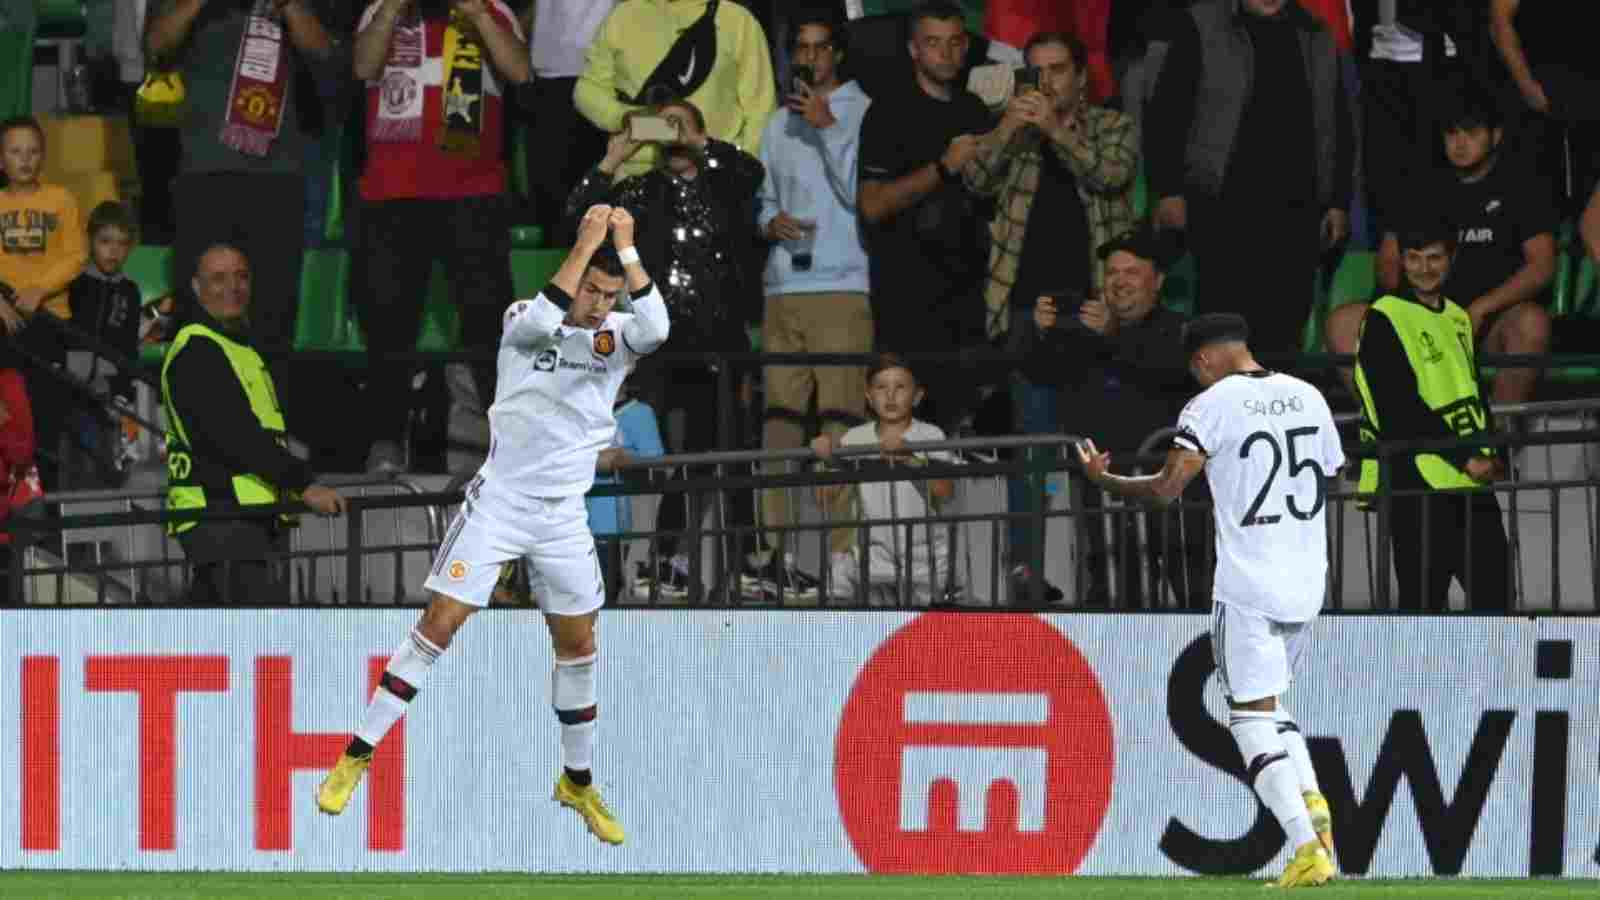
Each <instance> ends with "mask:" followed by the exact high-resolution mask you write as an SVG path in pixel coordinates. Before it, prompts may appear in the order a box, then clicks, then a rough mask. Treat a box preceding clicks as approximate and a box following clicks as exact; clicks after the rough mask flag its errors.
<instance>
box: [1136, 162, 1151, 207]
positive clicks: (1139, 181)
mask: <svg viewBox="0 0 1600 900" xmlns="http://www.w3.org/2000/svg"><path fill="white" fill-rule="evenodd" d="M1148 215H1150V179H1149V178H1148V177H1146V176H1145V173H1144V166H1143V165H1142V164H1141V165H1140V166H1139V175H1138V177H1136V178H1134V180H1133V216H1134V218H1135V219H1143V218H1144V217H1145V216H1148Z"/></svg>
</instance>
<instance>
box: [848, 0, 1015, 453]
mask: <svg viewBox="0 0 1600 900" xmlns="http://www.w3.org/2000/svg"><path fill="white" fill-rule="evenodd" d="M909 28H910V32H909V34H908V37H909V40H908V41H907V47H908V50H909V52H910V54H911V61H912V64H913V69H914V74H915V80H914V81H913V82H912V83H911V84H909V85H908V86H907V87H906V88H905V89H903V90H901V91H898V92H894V93H893V94H889V93H887V92H885V95H884V96H880V97H877V98H875V102H874V103H873V104H872V106H871V108H870V109H868V110H867V116H866V119H865V120H864V121H863V122H862V125H861V164H860V166H861V172H860V177H861V187H860V191H861V193H860V206H861V218H862V219H863V220H864V221H865V222H866V224H867V225H868V229H867V239H868V243H869V247H870V249H871V251H872V254H871V258H872V273H871V275H872V277H871V281H872V300H873V310H872V315H873V324H874V327H875V330H876V332H877V346H878V349H880V350H889V351H908V350H916V351H941V350H943V351H956V350H960V349H962V348H964V347H968V346H972V345H974V344H977V343H979V342H981V341H982V335H983V324H982V317H981V314H980V313H979V312H978V304H977V299H976V298H977V293H978V290H979V286H980V285H981V284H982V281H983V274H984V268H983V267H984V261H983V247H984V244H985V241H986V236H985V232H986V231H987V228H986V222H987V216H986V215H985V214H984V212H983V210H982V209H981V207H980V204H979V202H978V198H976V197H974V196H973V195H972V193H971V192H969V191H968V190H967V189H966V187H965V185H963V184H962V175H961V173H962V171H963V170H964V169H965V168H966V166H967V164H968V163H970V162H972V160H973V159H975V158H976V157H977V155H978V153H979V152H980V150H981V145H980V143H979V138H980V136H982V135H983V134H984V133H986V132H988V131H989V129H990V128H992V127H993V126H994V119H993V117H991V116H990V115H989V110H988V109H987V108H986V107H985V106H984V105H983V101H982V100H980V99H978V97H977V96H976V95H974V94H973V93H972V92H971V91H968V90H967V89H966V88H965V86H963V85H962V84H961V83H960V80H959V79H960V75H961V71H962V64H963V62H964V61H965V59H966V56H967V47H968V44H969V39H968V37H967V32H966V19H965V13H964V12H963V10H962V9H961V6H960V5H959V4H956V3H952V2H949V0H928V2H925V3H922V4H921V5H919V6H918V7H917V8H916V10H915V11H913V12H912V13H911V15H910V17H909ZM924 380H925V382H926V383H927V387H928V395H929V396H930V397H931V398H933V399H932V400H930V401H929V402H930V404H931V405H934V406H935V407H936V408H935V409H932V410H929V409H926V408H925V409H924V411H923V412H924V415H925V416H927V418H928V419H929V420H930V421H934V422H937V423H939V424H940V425H942V426H943V427H945V428H946V430H951V431H956V430H959V429H962V428H964V427H965V423H964V422H963V419H965V418H966V414H967V413H968V411H969V410H970V408H971V406H972V405H973V403H972V401H973V398H974V391H973V389H972V385H973V379H972V377H971V376H970V374H968V373H962V372H961V371H960V370H959V368H957V367H956V366H953V365H944V366H928V367H927V368H926V369H925V370H924Z"/></svg>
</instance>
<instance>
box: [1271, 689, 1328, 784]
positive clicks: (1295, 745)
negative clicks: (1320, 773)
mask: <svg viewBox="0 0 1600 900" xmlns="http://www.w3.org/2000/svg"><path fill="white" fill-rule="evenodd" d="M1277 719H1278V737H1279V738H1281V739H1282V740H1283V749H1285V750H1287V751H1289V761H1290V762H1292V763H1294V771H1295V774H1296V775H1298V776H1299V777H1300V790H1301V791H1302V792H1304V791H1316V792H1317V793H1319V794H1320V793H1322V788H1321V787H1319V786H1318V784H1317V770H1316V769H1314V768H1312V766H1311V751H1310V750H1309V749H1307V748H1306V738H1305V735H1303V734H1301V733H1300V725H1299V724H1298V723H1297V722H1295V720H1294V716H1293V715H1291V714H1290V713H1289V711H1288V710H1287V709H1284V708H1283V701H1282V700H1279V701H1278V711H1277Z"/></svg>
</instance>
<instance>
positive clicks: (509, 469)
mask: <svg viewBox="0 0 1600 900" xmlns="http://www.w3.org/2000/svg"><path fill="white" fill-rule="evenodd" d="M608 230H609V231H610V233H611V241H612V244H613V245H614V247H615V250H612V249H611V248H608V247H605V246H604V244H605V240H606V233H607V231H608ZM633 231H634V221H633V217H632V216H631V215H629V214H628V212H627V211H626V210H624V209H623V208H621V207H617V208H615V209H613V208H611V207H609V206H603V205H597V206H592V207H590V208H589V210H588V211H587V212H586V213H584V216H583V220H582V222H581V223H580V224H579V227H578V239H577V242H576V244H575V246H574V247H573V249H572V252H571V253H570V254H569V255H568V256H567V259H566V261H565V262H564V263H562V265H561V268H560V269H559V270H558V271H557V272H556V275H555V278H554V279H553V280H552V281H551V282H550V284H549V285H548V286H546V287H545V289H544V291H543V293H541V294H540V295H539V296H538V297H535V298H534V299H533V300H525V301H518V302H517V303H514V304H512V305H511V308H510V309H508V310H506V314H505V320H504V328H503V331H502V333H501V337H500V356H499V361H498V366H499V378H498V385H499V386H498V388H497V390H496V391H495V401H494V405H493V406H492V407H490V409H489V421H490V427H491V429H492V434H493V437H492V442H491V443H490V449H489V458H488V460H487V461H486V462H485V463H484V464H483V468H482V469H480V470H479V471H478V474H477V477H475V478H474V479H473V480H472V481H471V482H470V483H469V484H468V485H467V488H466V499H465V500H464V502H463V503H462V505H461V511H460V512H459V513H457V514H456V517H455V521H454V522H452V523H451V525H450V530H449V532H448V533H447V534H446V536H445V539H444V543H443V545H442V546H440V548H439V554H438V556H437V557H436V558H435V559H434V564H433V570H432V573H431V574H430V575H429V576H428V579H427V581H426V582H425V583H424V584H423V587H424V588H425V589H426V590H427V591H428V592H429V602H428V608H427V610H426V611H425V612H423V614H422V618H421V620H420V621H418V622H417V625H416V627H415V628H413V629H412V630H411V633H410V634H408V635H406V637H405V638H404V639H403V640H401V641H400V646H399V648H398V649H396V650H395V652H394V655H393V656H392V657H390V659H389V665H388V667H387V668H386V669H385V671H384V674H383V679H382V681H381V682H380V683H379V685H378V689H377V690H376V691H375V692H374V693H373V696H372V702H371V703H370V704H369V705H368V707H367V711H366V715H365V716H364V717H363V719H362V721H361V725H360V727H359V728H357V729H356V732H355V735H354V736H353V737H352V738H351V739H350V744H349V746H348V747H347V748H346V749H345V752H344V754H343V755H341V756H340V757H339V762H338V764H337V765H336V766H335V767H334V769H333V771H332V772H330V773H328V777H327V778H326V779H324V780H323V782H322V787H321V788H320V789H319V790H318V792H317V806H318V808H320V809H321V810H322V811H323V812H325V813H328V814H330V815H338V814H339V813H340V812H342V811H343V810H344V808H345V805H346V804H348V803H349V802H350V795H351V794H352V793H354V791H355V788H356V785H357V784H359V783H360V781H361V776H362V775H363V774H364V773H365V772H366V770H367V766H368V765H370V764H371V762H372V751H373V748H374V747H376V746H377V744H378V742H379V741H381V740H383V736H384V735H385V734H386V733H388V731H389V729H390V728H391V727H393V726H394V723H395V722H398V721H399V720H400V717H401V716H403V715H405V713H406V710H407V709H408V708H409V707H410V704H411V701H412V699H413V698H414V697H416V695H417V692H418V691H420V690H422V688H423V687H424V686H425V685H426V684H427V682H428V673H429V672H430V670H431V669H432V668H433V665H434V663H435V662H437V661H438V659H439V657H440V656H441V655H443V653H444V652H445V650H446V649H448V648H449V646H450V642H451V639H452V638H453V637H454V636H455V633H456V632H457V631H458V630H459V629H460V628H461V626H462V625H463V624H465V623H466V621H467V619H468V618H469V617H471V615H472V614H473V613H475V612H477V611H478V610H479V609H482V608H483V607H485V606H487V605H488V604H489V599H490V596H491V594H492V593H493V591H494V589H495V583H496V581H497V580H498V578H499V575H500V568H501V565H502V564H503V563H506V562H508V561H511V560H515V559H518V558H525V559H526V560H527V562H528V568H529V572H530V576H531V585H530V587H531V588H532V592H533V594H534V595H535V596H536V597H537V598H538V601H539V604H540V606H541V608H542V609H543V610H544V614H545V622H546V624H547V625H548V626H549V628H550V638H551V641H552V642H553V644H554V645H555V674H554V676H553V677H552V679H551V695H552V701H553V704H554V706H555V712H556V718H557V719H558V720H560V722H561V753H562V764H563V766H564V769H563V771H562V772H561V774H560V775H559V776H558V777H557V779H556V787H555V799H556V800H557V801H559V802H560V803H561V804H562V805H564V806H568V807H571V808H572V809H574V810H576V811H577V812H578V814H579V815H581V816H582V817H583V820H584V822H585V823H586V824H587V825H588V827H589V831H590V832H592V833H593V834H594V836H595V837H597V838H599V839H600V840H602V841H605V842H607V843H611V844H620V843H622V839H623V831H622V824H621V823H620V822H618V821H617V819H616V817H615V816H614V815H612V813H611V811H610V810H609V809H607V808H606V805H605V804H604V803H603V802H601V799H600V794H599V792H598V791H597V790H596V788H595V786H594V784H593V776H592V774H591V763H592V760H593V756H594V743H595V734H594V732H595V713H596V699H595V682H596V677H595V666H596V659H597V654H596V650H595V616H596V613H597V611H598V610H599V608H600V606H601V604H602V603H603V602H604V599H605V590H604V587H603V585H602V583H601V575H600V566H599V562H598V560H597V559H596V557H595V550H594V538H593V537H592V536H590V534H589V526H588V521H587V513H586V510H585V508H584V502H583V497H584V494H586V493H587V492H588V490H589V487H590V485H591V483H592V482H593V481H594V473H595V463H596V460H597V459H598V457H599V455H600V451H602V450H604V449H606V448H607V447H609V446H611V439H612V433H613V432H614V431H615V430H616V421H615V420H614V419H613V418H612V412H611V411H612V403H613V402H614V401H615V399H616V396H617V391H618V390H619V389H620V388H621V386H622V382H623V379H624V378H626V377H627V375H628V373H629V372H630V371H631V370H632V369H633V367H634V364H635V363H636V362H637V361H638V359H639V357H640V356H642V355H644V354H646V353H650V352H651V351H653V350H655V349H656V348H657V347H659V346H661V344H662V343H663V342H665V341H666V339H667V332H668V321H667V307H666V304H665V302H664V301H663V300H662V299H661V293H660V292H659V291H658V290H657V289H656V286H655V285H654V284H653V283H652V282H651V280H650V276H649V275H648V274H646V273H645V270H644V267H643V266H641V265H640V264H639V251H638V250H636V249H635V248H634V243H633V239H634V234H633ZM624 283H626V285H627V289H628V292H629V294H630V296H631V297H632V299H633V307H632V312H627V313H623V312H615V311H613V307H614V306H615V305H616V303H617V299H618V297H619V296H620V294H621V292H622V288H623V285H624ZM563 306H565V307H567V309H566V312H565V313H563V312H562V307H563Z"/></svg>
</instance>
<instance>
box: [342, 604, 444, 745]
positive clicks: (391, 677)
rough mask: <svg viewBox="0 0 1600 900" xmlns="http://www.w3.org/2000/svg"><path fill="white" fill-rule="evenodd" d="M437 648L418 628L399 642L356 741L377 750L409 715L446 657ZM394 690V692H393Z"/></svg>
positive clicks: (374, 694)
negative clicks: (358, 739)
mask: <svg viewBox="0 0 1600 900" xmlns="http://www.w3.org/2000/svg"><path fill="white" fill-rule="evenodd" d="M443 652H444V650H443V649H441V648H440V647H439V646H438V645H437V644H435V643H434V642H432V641H430V640H428V639H427V638H425V637H423V636H422V633H421V632H419V631H417V630H416V629H415V628H413V629H412V630H411V632H410V633H409V634H407V635H406V636H405V637H404V638H403V639H401V641H400V646H399V647H396V648H395V651H394V655H392V656H390V657H389V665H387V666H385V667H384V678H383V681H382V682H381V683H379V685H378V689H377V690H375V691H373V692H372V701H371V702H370V703H368V704H367V711H366V713H365V714H364V715H363V716H362V717H361V727H360V728H358V729H356V737H358V738H360V739H361V740H363V741H365V742H366V743H368V744H370V745H372V746H374V747H376V746H378V742H379V741H381V740H383V736H384V735H386V734H388V733H389V729H391V728H393V727H394V723H396V722H398V721H400V717H401V716H403V715H405V714H406V710H407V709H409V708H410V706H411V700H412V699H413V698H415V697H416V695H417V692H418V691H420V690H422V688H423V685H425V684H427V682H428V674H429V673H430V672H432V671H433V664H434V662H435V661H436V660H437V659H438V658H439V654H441V653H443ZM391 688H392V689H391Z"/></svg>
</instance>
